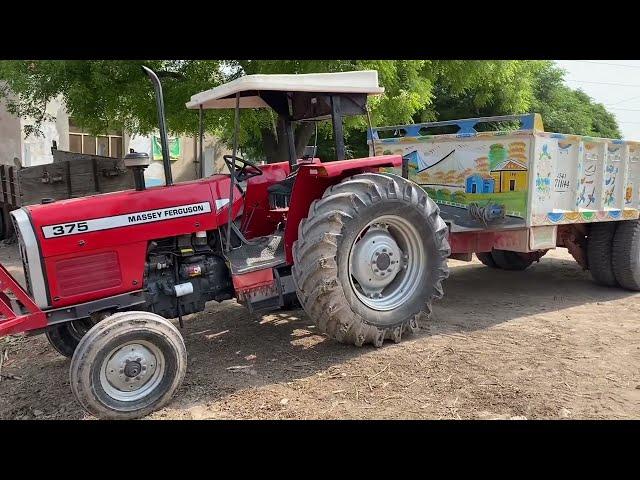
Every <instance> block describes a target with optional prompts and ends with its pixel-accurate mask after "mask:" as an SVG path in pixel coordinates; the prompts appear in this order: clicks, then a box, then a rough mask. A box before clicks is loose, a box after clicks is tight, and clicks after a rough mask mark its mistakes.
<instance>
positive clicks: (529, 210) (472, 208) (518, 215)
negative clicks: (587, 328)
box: [368, 114, 640, 290]
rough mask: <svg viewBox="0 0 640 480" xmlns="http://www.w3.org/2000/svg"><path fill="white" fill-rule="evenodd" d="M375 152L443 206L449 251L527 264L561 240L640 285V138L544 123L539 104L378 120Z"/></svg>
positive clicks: (615, 281)
mask: <svg viewBox="0 0 640 480" xmlns="http://www.w3.org/2000/svg"><path fill="white" fill-rule="evenodd" d="M368 143H369V147H370V150H371V153H372V154H375V155H386V154H394V155H402V156H403V159H404V162H403V166H404V172H403V170H402V168H401V169H398V168H392V169H386V171H388V172H393V173H397V174H401V173H404V174H405V175H406V176H408V178H409V179H411V180H413V181H414V182H415V183H417V184H418V185H420V186H421V187H422V188H423V189H424V190H425V191H426V192H427V194H428V195H429V197H430V198H432V199H433V200H434V201H435V202H436V203H437V204H438V206H439V207H440V216H441V217H442V219H443V220H444V221H445V223H446V224H447V225H448V227H449V243H450V245H451V251H452V254H451V258H458V259H462V260H471V254H472V253H475V254H476V255H477V257H478V258H479V259H480V261H481V262H482V263H484V264H485V265H487V266H489V267H493V268H501V269H508V270H524V269H525V268H527V267H528V266H529V265H531V264H532V263H533V262H534V261H539V259H540V258H541V257H542V256H543V255H544V254H545V253H546V252H547V251H548V250H549V249H553V248H556V247H565V248H567V249H568V250H569V252H570V253H571V254H572V255H573V257H574V258H575V259H576V261H577V262H578V263H579V264H580V265H581V266H582V267H583V268H585V269H589V270H590V272H591V274H592V276H593V278H594V280H595V281H596V282H598V283H601V284H604V285H609V286H615V285H619V286H622V287H624V288H627V289H631V290H638V289H639V287H640V272H639V271H638V268H639V267H638V263H639V261H640V259H639V256H640V250H638V249H639V248H640V247H639V246H638V232H639V231H638V221H637V219H638V214H639V208H640V143H639V142H632V141H622V140H615V139H607V138H595V137H589V136H580V135H567V134H562V133H552V132H545V131H544V127H543V123H542V118H541V117H540V115H538V114H527V115H511V116H498V117H484V118H469V119H462V120H451V121H442V122H430V123H421V124H411V125H396V126H388V127H379V128H374V129H373V130H372V131H371V132H370V133H369V135H368Z"/></svg>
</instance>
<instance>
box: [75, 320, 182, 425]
mask: <svg viewBox="0 0 640 480" xmlns="http://www.w3.org/2000/svg"><path fill="white" fill-rule="evenodd" d="M186 368H187V352H186V349H185V346H184V341H183V339H182V336H181V335H180V332H179V331H178V329H177V328H176V327H175V326H174V325H173V324H172V323H171V322H169V321H168V320H166V319H165V318H163V317H161V316H160V315H156V314H154V313H149V312H138V311H130V312H121V313H116V314H114V315H111V316H110V317H107V318H106V319H104V320H102V321H101V322H100V323H98V324H97V325H95V326H94V327H93V328H92V329H91V330H89V332H87V334H86V335H85V336H84V337H83V338H82V340H81V341H80V344H79V345H78V348H77V349H76V352H75V353H74V355H73V358H72V359H71V368H70V379H71V389H72V390H73V393H74V395H75V397H76V399H77V400H78V402H80V405H81V406H82V407H83V408H84V409H85V410H86V411H87V412H89V413H90V414H92V415H95V416H96V417H98V418H103V419H132V418H139V417H143V416H145V415H148V414H149V413H151V412H153V411H155V410H157V409H159V408H162V407H163V406H164V405H166V404H167V403H168V402H169V400H170V399H171V397H172V396H173V394H174V393H175V391H176V390H177V389H178V387H180V385H181V383H182V380H183V379H184V375H185V371H186Z"/></svg>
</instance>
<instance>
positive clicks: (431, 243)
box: [292, 173, 450, 347]
mask: <svg viewBox="0 0 640 480" xmlns="http://www.w3.org/2000/svg"><path fill="white" fill-rule="evenodd" d="M449 253H450V248H449V243H448V241H447V227H446V225H445V223H444V221H443V220H442V219H441V218H440V215H439V210H438V207H437V206H436V204H435V203H434V202H433V201H432V200H431V199H430V198H429V197H428V196H427V194H426V193H425V192H424V190H422V189H421V188H420V187H419V186H417V185H416V184H414V183H412V182H410V181H408V180H405V179H404V178H402V177H399V176H396V175H388V174H375V173H366V174H360V175H355V176H353V177H350V178H347V179H345V180H343V181H342V182H341V183H339V184H337V185H334V186H332V187H330V188H328V189H327V190H326V191H325V193H324V195H323V197H322V198H321V199H319V200H316V201H314V202H313V203H312V204H311V207H310V209H309V216H308V217H307V218H306V219H305V220H303V221H302V222H301V223H300V226H299V229H298V240H297V241H296V242H295V243H294V245H293V256H294V266H293V269H292V272H293V277H294V280H295V283H296V287H297V293H298V298H299V299H300V303H301V304H302V306H303V308H304V309H305V311H306V312H307V314H308V315H309V316H310V317H311V319H312V320H313V321H314V322H315V323H316V325H317V326H318V329H319V330H320V331H321V332H322V333H325V334H327V335H328V336H329V337H331V338H333V339H335V340H337V341H339V342H341V343H353V344H355V345H358V346H360V345H363V344H365V343H373V344H374V345H375V346H377V347H379V346H382V344H383V342H384V340H385V339H392V340H394V341H396V342H398V341H400V339H401V337H402V335H403V333H404V332H405V331H415V330H416V329H417V328H418V325H417V318H418V316H420V315H422V314H427V315H428V314H430V313H431V302H432V300H433V299H434V298H440V297H441V296H442V294H443V291H442V281H443V280H444V279H445V278H446V277H447V276H448V268H447V257H448V256H449Z"/></svg>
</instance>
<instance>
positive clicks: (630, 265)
mask: <svg viewBox="0 0 640 480" xmlns="http://www.w3.org/2000/svg"><path fill="white" fill-rule="evenodd" d="M617 227H618V228H617V229H616V233H615V235H614V237H613V249H612V253H611V257H612V266H613V272H614V274H615V277H616V280H617V281H618V283H619V284H620V286H621V287H623V288H626V289H627V290H635V291H639V290H640V221H639V220H628V221H624V222H619V224H618V226H617Z"/></svg>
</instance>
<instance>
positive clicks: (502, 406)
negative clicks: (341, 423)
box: [0, 246, 640, 419]
mask: <svg viewBox="0 0 640 480" xmlns="http://www.w3.org/2000/svg"><path fill="white" fill-rule="evenodd" d="M0 261H1V262H2V263H3V264H4V265H6V266H8V267H9V270H10V271H11V272H12V273H14V274H16V275H17V274H21V267H20V264H19V258H18V254H17V250H16V248H15V246H3V247H0ZM450 266H451V276H450V278H449V279H448V280H447V282H446V284H445V292H446V295H445V298H444V299H443V300H442V301H440V302H438V303H437V304H436V305H435V308H434V313H433V316H432V318H431V319H430V320H428V321H425V322H423V323H422V325H421V331H420V333H419V334H417V335H408V336H407V337H406V338H405V339H404V340H403V341H402V342H401V343H399V344H393V343H388V344H385V346H384V347H383V348H381V349H376V348H374V347H363V348H357V347H350V346H345V345H340V344H337V343H335V342H333V341H330V340H328V339H326V338H324V337H323V336H321V335H319V334H317V333H316V331H315V330H314V327H313V326H312V325H311V323H310V321H309V320H308V319H307V318H306V316H305V315H304V312H302V311H301V310H296V311H286V312H284V311H283V312H278V313H276V314H271V315H265V316H261V317H251V316H250V315H249V314H248V313H247V312H246V310H244V309H243V308H242V307H240V306H239V305H237V304H235V302H231V301H229V302H225V303H222V304H214V303H212V304H210V305H209V308H208V309H207V311H206V312H204V313H201V314H196V315H192V316H191V317H190V318H187V319H186V322H185V329H184V331H183V335H184V338H185V342H186V344H187V351H188V354H189V360H188V370H187V375H186V379H185V382H184V384H183V386H182V387H181V389H180V390H179V392H178V394H177V395H176V397H175V398H174V400H173V401H172V403H170V404H169V406H168V407H166V408H164V409H162V410H161V411H158V412H156V413H155V414H153V415H152V416H151V417H149V418H155V419H222V418H225V419H237V418H254V419H255V418H258V419H340V418H345V419H369V418H371V419H374V418H385V419H422V418H424V419H441V418H453V419H469V418H471V419H519V418H527V419H553V418H573V419H586V418H611V419H614V418H615V419H624V418H627V419H629V418H638V417H640V294H633V293H630V292H626V291H623V290H619V289H610V288H605V287H599V286H597V285H595V284H594V283H592V282H591V280H590V277H589V274H588V272H583V271H582V270H581V269H580V267H579V266H578V265H577V264H576V263H575V262H574V261H573V260H572V258H571V257H570V256H569V255H568V253H567V252H566V251H565V250H561V249H558V250H556V251H553V252H550V253H549V254H547V255H546V256H545V257H544V258H543V259H542V260H541V262H540V263H538V264H534V265H533V266H532V267H531V268H530V269H528V270H527V271H525V272H508V271H500V270H492V269H489V268H487V267H484V266H483V265H482V264H480V263H479V262H478V261H477V260H475V259H474V261H473V262H471V263H466V262H459V261H451V262H450ZM0 349H2V350H4V351H6V354H5V356H6V359H5V360H4V362H3V365H2V372H1V374H2V377H1V379H2V381H0V418H1V419H32V418H38V419H83V418H91V417H89V416H88V415H86V414H85V413H84V412H83V411H82V410H81V409H80V407H79V406H78V405H77V404H76V402H75V400H74V398H73V395H72V393H71V389H70V388H69V380H68V369H69V360H67V359H65V358H63V357H61V356H60V355H58V354H57V353H56V352H55V351H54V350H53V348H51V347H50V346H49V344H48V343H47V340H46V338H45V337H44V336H36V337H22V336H15V337H7V338H4V339H0Z"/></svg>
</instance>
